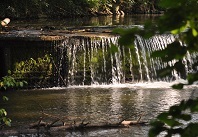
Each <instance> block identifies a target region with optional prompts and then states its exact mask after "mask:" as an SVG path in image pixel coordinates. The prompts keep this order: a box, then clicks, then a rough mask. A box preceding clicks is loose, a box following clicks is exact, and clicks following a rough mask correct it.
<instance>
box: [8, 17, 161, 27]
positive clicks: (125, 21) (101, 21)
mask: <svg viewBox="0 0 198 137" xmlns="http://www.w3.org/2000/svg"><path fill="white" fill-rule="evenodd" d="M159 17H160V15H159V14H157V15H126V16H99V17H78V18H64V19H45V18H44V19H39V20H19V21H11V23H10V26H17V27H19V28H20V27H26V28H39V27H45V26H48V27H50V26H53V27H54V28H56V29H64V28H65V27H81V26H92V27H94V26H116V25H142V24H143V23H144V22H145V21H147V20H152V21H153V22H155V21H156V20H157V18H159Z"/></svg>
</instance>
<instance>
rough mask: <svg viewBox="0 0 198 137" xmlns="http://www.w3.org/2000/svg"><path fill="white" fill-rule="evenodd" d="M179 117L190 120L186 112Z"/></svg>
mask: <svg viewBox="0 0 198 137" xmlns="http://www.w3.org/2000/svg"><path fill="white" fill-rule="evenodd" d="M180 119H183V120H185V121H190V120H191V115H188V114H181V115H180Z"/></svg>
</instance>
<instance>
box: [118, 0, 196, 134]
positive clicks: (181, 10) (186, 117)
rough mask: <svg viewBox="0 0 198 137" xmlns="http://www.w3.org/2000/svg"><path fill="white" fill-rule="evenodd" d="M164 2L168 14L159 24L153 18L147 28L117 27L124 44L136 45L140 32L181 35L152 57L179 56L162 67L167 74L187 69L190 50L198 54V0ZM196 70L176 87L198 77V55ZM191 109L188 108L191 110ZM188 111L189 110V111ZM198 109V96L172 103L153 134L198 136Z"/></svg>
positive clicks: (154, 122) (161, 2)
mask: <svg viewBox="0 0 198 137" xmlns="http://www.w3.org/2000/svg"><path fill="white" fill-rule="evenodd" d="M159 4H160V6H161V7H162V8H164V9H166V12H165V14H164V15H163V16H162V17H161V18H160V19H159V21H158V22H157V24H152V22H147V23H145V26H144V29H143V30H140V29H138V28H133V29H129V30H124V29H117V30H115V32H116V33H119V34H120V35H121V38H120V39H119V44H120V45H124V46H131V45H133V41H134V39H135V37H136V35H141V36H143V37H144V38H149V37H151V36H153V35H155V34H156V33H158V34H163V33H172V34H173V35H177V39H176V40H175V42H173V43H171V44H170V45H168V46H167V47H166V48H165V49H163V50H160V51H156V52H154V53H153V54H152V57H154V58H155V57H160V58H161V59H162V61H163V62H169V61H172V60H175V63H174V65H173V66H167V67H166V68H165V69H163V70H160V71H159V72H158V73H161V75H162V76H166V75H168V74H169V73H167V72H171V71H173V70H177V71H179V72H182V71H183V68H184V67H185V66H184V64H183V63H182V59H183V58H184V57H185V56H186V54H188V53H190V54H196V55H197V51H198V23H197V21H198V14H197V7H198V1H197V0H188V1H186V0H175V1H172V0H161V1H160V3H159ZM192 67H193V68H194V70H195V71H194V72H189V73H188V74H187V80H188V83H187V84H185V83H179V84H176V85H173V88H176V89H182V88H183V86H188V85H191V84H193V83H194V82H195V81H198V70H197V68H198V56H196V61H195V62H194V63H193V64H192ZM187 110H188V111H187ZM186 112H187V113H186ZM194 112H198V98H196V99H194V100H192V99H189V100H187V101H182V102H181V103H180V104H179V105H175V106H172V107H170V109H169V111H168V112H164V113H161V114H160V115H158V116H157V119H156V120H154V121H153V122H152V123H151V126H152V127H151V129H150V131H149V136H150V137H155V136H157V135H159V134H160V133H162V132H163V133H164V134H165V135H164V136H167V137H170V136H173V135H175V134H180V135H181V136H182V137H186V136H188V137H197V136H198V130H197V127H198V123H196V122H194V123H191V122H190V120H191V114H193V113H194ZM182 121H187V122H189V124H188V125H185V126H182V125H183V122H182Z"/></svg>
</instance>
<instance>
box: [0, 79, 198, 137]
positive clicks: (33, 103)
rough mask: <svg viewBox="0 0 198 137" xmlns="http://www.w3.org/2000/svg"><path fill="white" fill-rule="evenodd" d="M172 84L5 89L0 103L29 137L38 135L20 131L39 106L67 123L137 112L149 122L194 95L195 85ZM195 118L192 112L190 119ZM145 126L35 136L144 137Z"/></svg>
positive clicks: (112, 118)
mask: <svg viewBox="0 0 198 137" xmlns="http://www.w3.org/2000/svg"><path fill="white" fill-rule="evenodd" d="M172 84H173V83H166V82H155V83H137V84H118V85H100V86H98V85H93V86H71V87H68V88H51V89H39V90H28V91H11V92H12V93H11V92H5V95H6V96H8V97H9V98H10V100H9V101H8V102H5V103H2V102H1V104H3V106H4V107H5V108H6V109H7V112H8V116H9V117H10V118H11V119H12V127H11V129H18V130H19V131H20V132H21V134H20V135H18V136H25V135H26V136H31V137H33V136H38V135H36V134H35V135H27V134H23V131H25V130H24V128H25V127H27V126H28V125H29V124H30V123H33V122H36V121H38V119H39V117H40V116H42V114H41V112H42V109H43V111H44V112H46V113H48V114H52V115H56V116H67V117H68V118H69V120H67V123H71V122H73V121H74V120H75V121H76V122H80V121H82V120H83V119H86V121H90V122H91V124H102V123H105V122H111V123H116V122H119V121H120V120H122V119H128V120H136V119H137V118H138V116H139V115H141V114H144V115H143V117H142V119H141V120H142V121H148V122H149V121H151V120H152V119H154V118H155V117H156V116H157V114H159V113H160V112H163V111H166V110H168V108H169V107H170V106H172V105H174V104H178V103H179V102H180V101H181V100H183V99H189V98H195V97H198V92H197V91H198V90H197V86H196V85H193V86H190V87H186V88H184V89H182V90H173V89H172V88H171V87H170V86H171V85H172ZM41 106H42V107H41ZM44 120H45V119H44ZM46 120H49V119H46ZM197 120H198V119H197V115H195V116H194V121H197ZM148 130H149V126H131V127H129V128H125V129H108V130H106V129H100V130H85V131H83V132H75V131H73V132H65V131H61V132H51V133H48V134H46V133H45V134H44V133H43V134H40V135H39V136H68V137H70V136H72V137H73V136H74V137H76V136H78V137H87V136H89V137H146V136H147V134H148Z"/></svg>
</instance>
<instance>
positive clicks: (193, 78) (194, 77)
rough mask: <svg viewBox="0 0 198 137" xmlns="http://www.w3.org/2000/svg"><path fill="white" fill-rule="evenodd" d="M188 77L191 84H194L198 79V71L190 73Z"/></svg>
mask: <svg viewBox="0 0 198 137" xmlns="http://www.w3.org/2000/svg"><path fill="white" fill-rule="evenodd" d="M187 79H188V84H189V85H191V84H193V83H194V82H195V81H198V73H195V74H188V77H187Z"/></svg>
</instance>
